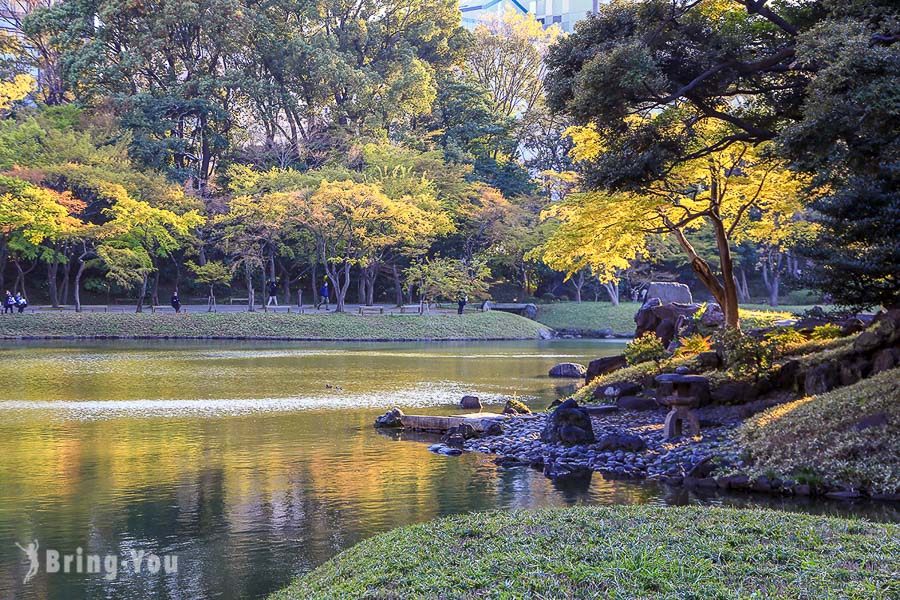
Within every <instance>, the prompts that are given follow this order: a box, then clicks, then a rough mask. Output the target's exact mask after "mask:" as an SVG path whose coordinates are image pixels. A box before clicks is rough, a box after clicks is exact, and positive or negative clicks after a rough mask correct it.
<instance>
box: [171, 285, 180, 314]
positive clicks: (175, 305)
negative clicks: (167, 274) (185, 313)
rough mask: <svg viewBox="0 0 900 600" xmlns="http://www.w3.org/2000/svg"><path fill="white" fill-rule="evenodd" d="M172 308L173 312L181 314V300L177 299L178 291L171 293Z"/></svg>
mask: <svg viewBox="0 0 900 600" xmlns="http://www.w3.org/2000/svg"><path fill="white" fill-rule="evenodd" d="M172 308H174V309H175V312H177V313H180V312H181V300H179V299H178V290H175V291H174V292H172Z"/></svg>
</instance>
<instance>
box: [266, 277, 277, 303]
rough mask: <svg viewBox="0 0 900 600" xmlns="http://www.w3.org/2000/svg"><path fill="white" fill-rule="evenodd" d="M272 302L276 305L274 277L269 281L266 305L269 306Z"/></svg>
mask: <svg viewBox="0 0 900 600" xmlns="http://www.w3.org/2000/svg"><path fill="white" fill-rule="evenodd" d="M273 302H274V303H275V306H278V283H277V282H276V281H275V280H274V279H273V280H272V281H270V282H269V300H268V301H267V302H266V306H271V305H272V303H273Z"/></svg>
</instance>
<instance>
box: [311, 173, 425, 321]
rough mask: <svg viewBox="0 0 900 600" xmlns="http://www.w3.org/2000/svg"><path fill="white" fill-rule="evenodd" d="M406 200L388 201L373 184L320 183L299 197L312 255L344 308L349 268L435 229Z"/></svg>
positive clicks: (349, 182) (420, 210) (364, 263)
mask: <svg viewBox="0 0 900 600" xmlns="http://www.w3.org/2000/svg"><path fill="white" fill-rule="evenodd" d="M408 200H409V198H408V197H407V196H401V197H400V198H398V199H392V198H390V197H388V195H387V194H385V193H384V191H383V188H382V187H381V185H380V184H377V183H359V182H355V181H351V180H347V181H328V180H324V181H322V183H321V184H320V185H319V187H318V189H316V190H315V192H314V193H312V194H311V195H307V194H305V193H302V192H298V193H297V206H298V208H299V210H298V214H297V217H296V218H297V220H298V224H299V225H301V226H302V227H304V228H305V229H306V230H307V231H309V232H310V234H311V235H312V236H313V238H314V239H315V243H316V252H317V254H318V255H319V257H320V258H321V259H322V262H323V264H324V266H325V272H326V273H327V275H328V278H329V279H330V280H331V282H332V284H333V286H334V289H335V293H336V295H337V308H336V310H337V311H338V312H342V311H343V310H344V303H345V299H346V297H347V290H348V288H349V287H350V271H351V269H352V267H354V266H359V265H363V266H365V265H368V264H369V263H370V262H372V261H373V260H375V257H377V256H378V255H379V254H380V252H381V251H382V250H383V249H384V248H387V247H390V246H393V245H396V244H409V245H412V244H414V243H415V242H416V238H417V236H420V235H425V234H426V233H427V232H428V230H429V229H430V228H432V227H433V226H434V221H433V219H432V217H431V215H430V214H429V212H427V211H425V210H423V209H422V208H421V206H418V205H417V204H416V203H415V202H411V201H408Z"/></svg>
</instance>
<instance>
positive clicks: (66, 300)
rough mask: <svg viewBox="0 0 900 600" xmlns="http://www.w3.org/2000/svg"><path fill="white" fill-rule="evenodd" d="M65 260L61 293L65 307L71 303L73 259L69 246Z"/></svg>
mask: <svg viewBox="0 0 900 600" xmlns="http://www.w3.org/2000/svg"><path fill="white" fill-rule="evenodd" d="M65 258H66V262H65V263H63V288H62V293H61V297H62V305H63V306H65V305H66V304H68V303H69V278H70V277H69V276H70V275H71V273H72V257H71V256H69V248H68V244H66V254H65Z"/></svg>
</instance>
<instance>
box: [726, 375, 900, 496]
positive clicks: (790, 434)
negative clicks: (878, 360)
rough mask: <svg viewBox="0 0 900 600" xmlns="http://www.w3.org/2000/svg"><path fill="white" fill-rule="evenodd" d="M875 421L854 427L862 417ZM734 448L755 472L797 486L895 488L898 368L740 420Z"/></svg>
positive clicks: (899, 468) (899, 438)
mask: <svg viewBox="0 0 900 600" xmlns="http://www.w3.org/2000/svg"><path fill="white" fill-rule="evenodd" d="M867 417H868V418H870V419H873V421H872V422H871V423H870V426H868V427H866V428H864V429H860V428H858V427H857V424H859V423H860V421H861V420H862V419H864V418H867ZM736 435H737V440H738V443H739V444H740V445H741V446H742V447H743V448H744V450H745V451H746V452H747V454H748V455H749V457H750V460H751V461H752V462H753V468H754V471H755V472H756V473H757V474H766V473H774V474H776V475H778V476H781V477H786V478H792V479H795V480H796V481H800V482H801V483H804V482H809V483H821V482H829V481H844V482H849V483H851V484H853V485H855V486H857V487H865V488H869V489H872V490H875V491H876V492H880V493H895V492H896V491H897V489H898V486H900V457H898V454H897V449H898V448H900V368H896V369H893V370H890V371H885V372H883V373H879V374H878V375H875V376H873V377H871V378H869V379H864V380H862V381H860V382H858V383H855V384H853V385H849V386H847V387H842V388H838V389H836V390H833V391H831V392H828V393H827V394H822V395H820V396H812V397H809V398H802V399H800V400H796V401H794V402H789V403H787V404H782V405H780V406H776V407H774V408H771V409H769V410H767V411H765V412H763V413H761V414H759V415H756V416H755V417H753V418H751V419H750V420H748V421H747V422H745V423H744V424H743V425H741V427H740V428H739V429H738V430H737V432H736Z"/></svg>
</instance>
